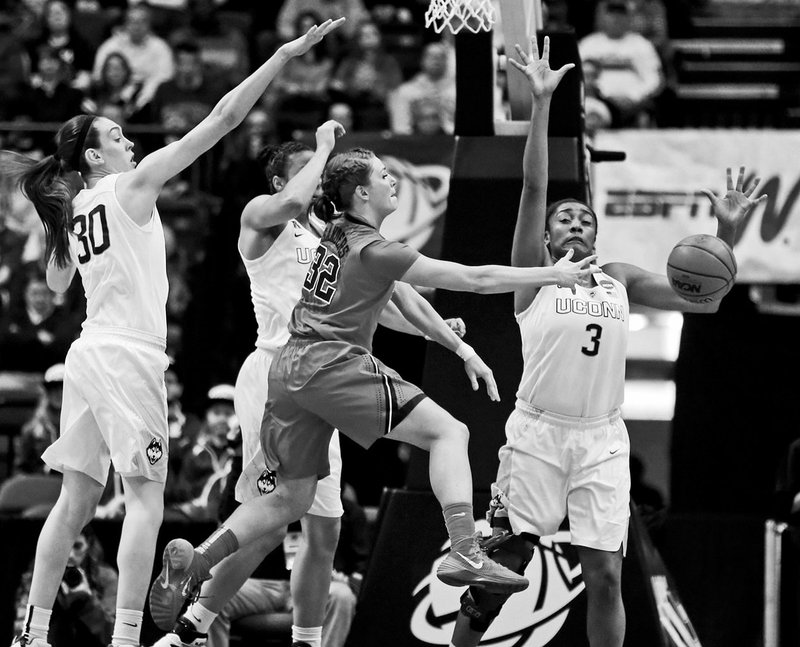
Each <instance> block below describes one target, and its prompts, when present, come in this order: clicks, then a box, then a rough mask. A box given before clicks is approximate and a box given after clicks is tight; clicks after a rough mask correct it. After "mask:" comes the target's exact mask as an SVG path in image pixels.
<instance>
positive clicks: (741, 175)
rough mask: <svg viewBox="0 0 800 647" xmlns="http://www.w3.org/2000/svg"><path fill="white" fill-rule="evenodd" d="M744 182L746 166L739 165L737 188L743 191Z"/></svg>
mask: <svg viewBox="0 0 800 647" xmlns="http://www.w3.org/2000/svg"><path fill="white" fill-rule="evenodd" d="M743 184H744V166H740V167H739V177H737V178H736V190H737V191H741V190H742V185H743Z"/></svg>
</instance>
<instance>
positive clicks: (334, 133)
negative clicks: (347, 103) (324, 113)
mask: <svg viewBox="0 0 800 647" xmlns="http://www.w3.org/2000/svg"><path fill="white" fill-rule="evenodd" d="M344 134H345V129H344V126H342V124H340V123H339V122H338V121H335V120H334V119H330V120H328V121H326V122H325V123H324V124H322V125H321V126H320V127H319V128H317V133H316V137H317V148H326V149H328V150H333V147H334V146H335V145H336V139H337V137H341V136H342V135H344Z"/></svg>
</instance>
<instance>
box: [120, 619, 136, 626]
mask: <svg viewBox="0 0 800 647" xmlns="http://www.w3.org/2000/svg"><path fill="white" fill-rule="evenodd" d="M122 624H124V625H128V626H129V627H138V626H139V625H137V624H134V623H132V622H125V621H124V620H123V621H122Z"/></svg>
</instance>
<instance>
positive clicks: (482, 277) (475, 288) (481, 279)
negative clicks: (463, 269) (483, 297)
mask: <svg viewBox="0 0 800 647" xmlns="http://www.w3.org/2000/svg"><path fill="white" fill-rule="evenodd" d="M466 280H467V284H468V287H467V291H468V292H474V293H475V294H491V292H492V289H491V288H492V286H493V282H492V280H491V277H490V276H489V275H488V274H487V273H486V272H476V273H475V274H474V275H472V274H470V275H467V277H466Z"/></svg>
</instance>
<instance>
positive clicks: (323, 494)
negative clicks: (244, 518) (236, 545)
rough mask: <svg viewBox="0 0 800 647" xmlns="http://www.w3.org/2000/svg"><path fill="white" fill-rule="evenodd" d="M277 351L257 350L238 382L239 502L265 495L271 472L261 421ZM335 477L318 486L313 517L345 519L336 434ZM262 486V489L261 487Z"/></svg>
mask: <svg viewBox="0 0 800 647" xmlns="http://www.w3.org/2000/svg"><path fill="white" fill-rule="evenodd" d="M276 352H277V351H268V350H261V349H256V350H255V351H253V352H252V353H250V355H248V357H247V359H246V360H245V361H244V364H242V368H241V369H240V370H239V376H238V377H237V378H236V390H235V392H234V396H233V404H234V407H235V408H236V416H237V417H238V418H239V424H240V426H241V429H242V466H243V468H242V474H241V476H240V477H239V480H238V481H237V482H236V500H237V501H239V502H241V503H244V502H245V501H248V500H250V499H253V498H255V497H257V496H260V495H261V494H263V493H264V488H263V484H264V483H265V479H264V472H265V470H266V469H267V465H266V462H265V461H264V454H263V452H262V451H261V437H260V432H261V420H262V418H263V417H264V406H265V405H266V403H267V391H268V388H267V387H268V379H269V367H270V366H271V365H272V361H273V358H274V357H275V353H276ZM328 462H329V463H330V470H331V473H330V474H329V475H328V476H326V477H325V478H324V479H322V480H320V481H319V482H318V483H317V492H316V495H315V497H314V503H313V504H312V505H311V508H309V510H308V512H309V514H315V515H318V516H320V517H337V518H338V517H341V516H342V515H343V514H344V508H342V498H341V479H342V451H341V449H340V447H339V434H338V433H337V432H336V431H334V432H333V434H332V436H331V441H330V444H329V446H328ZM260 484H261V487H259V485H260Z"/></svg>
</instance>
